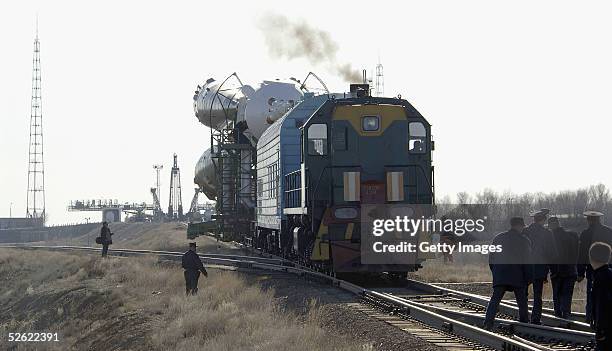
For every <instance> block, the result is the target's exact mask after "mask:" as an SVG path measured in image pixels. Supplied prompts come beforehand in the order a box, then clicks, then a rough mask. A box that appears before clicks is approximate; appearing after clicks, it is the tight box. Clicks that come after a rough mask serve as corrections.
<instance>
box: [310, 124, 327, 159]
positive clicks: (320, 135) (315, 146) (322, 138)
mask: <svg viewBox="0 0 612 351" xmlns="http://www.w3.org/2000/svg"><path fill="white" fill-rule="evenodd" d="M308 154H310V155H318V156H325V155H327V125H326V124H323V123H319V124H313V125H311V126H310V127H308Z"/></svg>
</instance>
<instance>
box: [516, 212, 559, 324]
mask: <svg viewBox="0 0 612 351" xmlns="http://www.w3.org/2000/svg"><path fill="white" fill-rule="evenodd" d="M548 212H549V210H548V209H545V208H543V209H541V210H539V211H536V212H535V213H533V214H532V215H531V216H532V217H533V223H532V224H530V225H529V226H528V227H527V228H525V230H524V231H523V234H524V235H525V236H526V237H527V238H528V239H529V240H530V241H531V262H532V263H533V309H532V310H531V323H533V324H541V321H540V319H541V318H542V292H543V291H544V284H545V283H547V282H548V273H549V271H550V265H551V264H552V263H553V262H554V261H555V260H556V257H557V250H556V248H555V245H554V244H555V242H554V240H553V235H552V233H551V232H550V230H548V229H546V228H545V227H544V224H545V223H546V216H547V215H548Z"/></svg>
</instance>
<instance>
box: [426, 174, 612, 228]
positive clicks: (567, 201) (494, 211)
mask: <svg viewBox="0 0 612 351" xmlns="http://www.w3.org/2000/svg"><path fill="white" fill-rule="evenodd" d="M436 203H437V204H439V205H438V213H448V212H452V213H454V214H455V215H451V217H460V215H466V214H467V215H468V216H469V215H471V216H486V217H487V218H488V219H489V221H490V227H491V229H492V230H503V228H506V227H507V221H508V219H509V218H510V217H512V216H522V217H525V222H526V223H527V224H529V223H530V220H529V214H530V213H531V212H532V211H534V210H539V209H541V208H548V209H550V210H551V212H550V213H551V215H556V216H558V217H559V218H560V220H561V224H562V225H563V226H565V227H567V228H568V229H572V230H580V229H583V228H584V227H585V226H586V224H585V221H584V217H583V215H582V213H583V212H584V211H586V210H595V211H599V212H602V213H603V214H604V220H603V221H604V223H606V222H608V223H612V196H611V195H610V190H609V189H608V188H607V187H606V186H605V185H604V184H597V185H591V186H589V187H586V188H581V189H577V190H564V191H559V192H551V193H544V192H537V193H523V194H516V193H512V192H509V191H505V192H502V193H500V192H496V191H495V190H492V189H484V190H483V191H481V192H478V193H476V194H469V193H467V192H460V193H457V195H456V198H455V199H452V198H451V197H450V196H448V195H447V196H445V197H443V198H441V199H438V200H437V201H436Z"/></svg>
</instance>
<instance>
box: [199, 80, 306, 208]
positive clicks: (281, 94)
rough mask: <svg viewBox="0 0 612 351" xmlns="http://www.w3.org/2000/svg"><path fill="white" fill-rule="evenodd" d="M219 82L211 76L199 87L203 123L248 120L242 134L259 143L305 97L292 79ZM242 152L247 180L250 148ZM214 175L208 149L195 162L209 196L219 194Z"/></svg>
mask: <svg viewBox="0 0 612 351" xmlns="http://www.w3.org/2000/svg"><path fill="white" fill-rule="evenodd" d="M220 84H221V83H220V82H217V81H215V80H214V79H209V80H207V81H206V84H204V86H203V87H201V88H198V91H197V92H196V95H194V97H193V98H194V103H193V107H194V112H195V115H196V117H197V118H198V120H199V121H200V122H201V123H202V124H204V125H205V126H207V127H210V128H213V129H222V128H224V127H225V126H226V123H228V122H235V123H238V122H245V123H246V126H247V129H246V130H244V131H243V133H242V134H243V135H244V136H245V137H246V138H247V139H248V140H249V141H250V142H251V144H252V145H253V146H256V145H257V140H258V139H259V138H260V137H261V135H262V134H263V132H264V131H265V130H266V129H267V128H268V127H269V126H270V125H272V123H274V122H275V121H276V120H277V119H279V118H280V117H282V116H283V115H284V114H285V113H286V112H287V111H289V110H290V109H291V108H292V107H293V106H294V105H295V104H296V103H297V102H299V101H301V100H302V97H303V93H302V91H301V90H300V89H299V87H298V86H296V84H294V83H293V82H283V81H263V82H261V83H260V84H258V85H257V86H256V87H255V88H253V87H251V86H249V85H244V86H242V87H240V88H236V89H229V90H226V89H225V88H224V87H221V88H219V85H220ZM242 152H243V153H244V155H241V160H242V162H241V169H242V170H243V171H241V173H244V174H243V175H244V177H241V178H243V180H244V181H246V179H248V178H249V177H250V175H249V172H250V167H248V166H247V165H246V164H244V163H246V161H247V160H249V159H250V151H248V150H244V151H242ZM249 165H250V161H249ZM215 177H216V172H215V166H214V164H213V162H212V158H211V150H210V149H208V150H206V151H205V152H204V154H202V156H201V157H200V160H199V161H198V163H197V164H196V169H195V178H194V182H195V183H196V184H197V185H198V186H200V189H202V191H203V192H204V194H205V195H206V196H207V197H208V198H210V199H214V198H215V197H216V195H217V190H216V186H217V185H216V184H217V182H216V178H215ZM244 188H245V189H246V187H244ZM247 206H249V207H251V206H254V204H247Z"/></svg>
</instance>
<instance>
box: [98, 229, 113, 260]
mask: <svg viewBox="0 0 612 351" xmlns="http://www.w3.org/2000/svg"><path fill="white" fill-rule="evenodd" d="M112 235H113V233H112V232H111V230H110V228H109V227H108V222H102V229H100V238H102V257H106V255H107V254H108V246H109V245H111V244H112V243H113V239H112Z"/></svg>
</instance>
